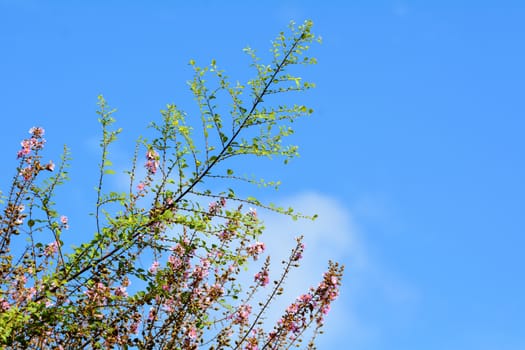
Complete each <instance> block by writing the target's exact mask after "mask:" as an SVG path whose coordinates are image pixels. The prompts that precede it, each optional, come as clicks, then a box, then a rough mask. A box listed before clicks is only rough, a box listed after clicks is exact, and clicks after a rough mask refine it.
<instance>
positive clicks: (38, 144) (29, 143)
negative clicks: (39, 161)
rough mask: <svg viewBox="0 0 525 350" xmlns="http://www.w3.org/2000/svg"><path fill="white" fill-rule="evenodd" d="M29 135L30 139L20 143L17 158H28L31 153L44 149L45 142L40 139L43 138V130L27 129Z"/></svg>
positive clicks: (36, 128) (38, 128)
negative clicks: (20, 147)
mask: <svg viewBox="0 0 525 350" xmlns="http://www.w3.org/2000/svg"><path fill="white" fill-rule="evenodd" d="M29 133H30V134H31V137H30V138H28V139H24V140H22V142H20V145H21V146H22V149H21V150H20V151H18V153H17V156H18V158H22V157H25V156H28V155H29V154H30V153H31V151H37V150H40V149H42V148H44V144H45V143H46V140H45V139H44V138H42V136H44V133H45V130H44V129H43V128H40V127H36V126H34V127H32V128H31V129H29Z"/></svg>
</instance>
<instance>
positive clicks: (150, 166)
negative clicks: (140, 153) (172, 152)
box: [144, 148, 160, 175]
mask: <svg viewBox="0 0 525 350" xmlns="http://www.w3.org/2000/svg"><path fill="white" fill-rule="evenodd" d="M159 159H160V156H159V154H158V153H157V152H156V151H155V150H154V149H151V148H150V149H149V150H148V151H147V152H146V164H145V165H144V166H145V167H146V169H147V170H148V174H150V175H155V173H156V172H157V169H158V167H159V164H160V163H159Z"/></svg>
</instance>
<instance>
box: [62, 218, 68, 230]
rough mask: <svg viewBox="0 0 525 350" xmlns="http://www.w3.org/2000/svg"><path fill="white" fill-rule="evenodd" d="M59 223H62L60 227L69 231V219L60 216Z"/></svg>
mask: <svg viewBox="0 0 525 350" xmlns="http://www.w3.org/2000/svg"><path fill="white" fill-rule="evenodd" d="M60 222H61V223H62V226H63V227H64V228H65V229H66V230H67V229H69V225H68V222H69V219H68V218H67V216H65V215H62V216H61V217H60Z"/></svg>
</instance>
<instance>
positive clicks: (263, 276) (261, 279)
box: [254, 269, 270, 287]
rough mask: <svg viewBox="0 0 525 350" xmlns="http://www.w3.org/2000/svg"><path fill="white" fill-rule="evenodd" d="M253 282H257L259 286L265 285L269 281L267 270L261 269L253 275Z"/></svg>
mask: <svg viewBox="0 0 525 350" xmlns="http://www.w3.org/2000/svg"><path fill="white" fill-rule="evenodd" d="M254 279H255V282H258V283H260V284H261V286H263V287H264V286H266V285H267V284H268V283H269V282H270V277H269V276H268V270H267V269H264V270H262V271H259V272H257V273H256V274H255V276H254Z"/></svg>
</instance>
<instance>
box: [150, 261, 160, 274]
mask: <svg viewBox="0 0 525 350" xmlns="http://www.w3.org/2000/svg"><path fill="white" fill-rule="evenodd" d="M159 266H160V263H159V262H158V261H154V262H153V263H152V264H151V266H150V268H149V269H148V271H149V272H150V273H153V274H155V273H157V270H158V269H159Z"/></svg>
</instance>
